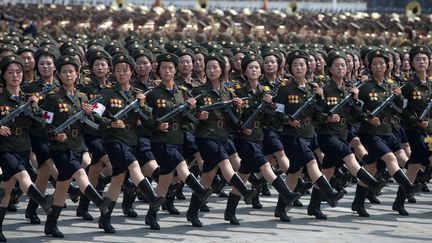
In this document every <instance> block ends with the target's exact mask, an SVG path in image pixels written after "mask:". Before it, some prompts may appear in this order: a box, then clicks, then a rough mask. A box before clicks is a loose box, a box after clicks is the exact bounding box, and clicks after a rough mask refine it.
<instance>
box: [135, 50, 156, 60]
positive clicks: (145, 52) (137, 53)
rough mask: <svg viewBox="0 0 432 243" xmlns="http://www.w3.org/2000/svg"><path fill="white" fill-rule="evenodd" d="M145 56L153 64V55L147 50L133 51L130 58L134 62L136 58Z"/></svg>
mask: <svg viewBox="0 0 432 243" xmlns="http://www.w3.org/2000/svg"><path fill="white" fill-rule="evenodd" d="M141 56H145V57H147V58H148V60H149V61H150V62H151V63H153V53H152V52H151V51H150V50H149V49H145V48H142V49H135V50H133V51H132V53H131V57H132V58H133V59H134V60H136V59H137V58H138V57H141Z"/></svg>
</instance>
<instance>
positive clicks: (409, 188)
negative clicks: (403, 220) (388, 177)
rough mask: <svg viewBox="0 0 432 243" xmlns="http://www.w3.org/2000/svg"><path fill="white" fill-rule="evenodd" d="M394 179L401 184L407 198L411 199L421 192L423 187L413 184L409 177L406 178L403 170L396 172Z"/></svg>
mask: <svg viewBox="0 0 432 243" xmlns="http://www.w3.org/2000/svg"><path fill="white" fill-rule="evenodd" d="M393 178H394V179H395V180H396V181H397V182H398V183H399V185H400V186H402V188H403V189H404V191H405V196H406V197H411V196H413V195H414V194H415V193H416V192H418V191H420V190H421V185H420V184H416V185H414V184H412V183H411V182H410V180H409V179H408V177H407V176H406V174H405V173H404V172H403V171H402V170H398V171H396V173H394V175H393Z"/></svg>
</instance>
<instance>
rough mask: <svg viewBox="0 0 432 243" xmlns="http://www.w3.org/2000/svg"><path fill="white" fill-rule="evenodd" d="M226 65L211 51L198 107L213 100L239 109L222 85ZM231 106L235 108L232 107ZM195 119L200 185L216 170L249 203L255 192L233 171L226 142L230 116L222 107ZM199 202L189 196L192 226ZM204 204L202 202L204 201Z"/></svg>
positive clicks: (196, 221) (207, 184) (207, 183)
mask: <svg viewBox="0 0 432 243" xmlns="http://www.w3.org/2000/svg"><path fill="white" fill-rule="evenodd" d="M224 68H225V59H224V57H223V56H222V55H221V54H219V53H215V52H213V53H211V54H210V55H208V56H207V57H206V59H205V72H206V76H207V82H206V84H205V85H204V86H201V87H199V88H198V89H197V91H196V93H198V94H200V93H206V95H204V96H203V97H202V98H200V99H198V100H197V103H198V106H205V105H210V104H212V103H216V102H223V101H230V100H232V101H233V103H234V106H235V107H237V108H239V107H240V106H241V100H240V99H239V98H236V97H234V94H233V93H231V92H230V91H229V89H228V88H226V87H225V86H224V85H223V84H222V75H223V73H224ZM233 109H234V107H233ZM197 116H198V118H199V120H200V121H201V122H200V123H199V124H198V126H197V128H196V136H197V138H196V143H197V146H198V148H199V150H200V153H201V154H203V155H204V157H203V159H204V165H203V169H202V175H201V181H200V182H201V184H202V185H203V187H204V188H209V187H210V186H211V184H212V181H213V178H214V177H215V176H216V174H217V172H218V169H220V170H221V172H222V175H223V176H224V178H225V179H226V180H227V181H229V182H230V183H231V185H232V186H233V187H234V188H236V189H237V190H238V191H239V192H240V193H241V194H242V195H243V196H244V200H245V202H246V203H250V201H251V199H252V197H253V196H254V195H256V194H257V192H256V191H253V190H248V189H247V187H246V185H245V184H244V183H243V181H242V180H241V178H240V177H239V175H238V174H237V173H235V171H234V169H233V167H232V165H231V163H230V160H232V159H236V158H237V155H236V150H235V148H234V146H233V144H232V143H230V142H229V138H228V136H229V130H230V127H231V126H232V125H233V124H232V121H231V120H230V118H229V115H228V114H227V113H225V112H221V110H213V111H209V112H208V111H200V112H199V113H198V115H197ZM234 125H236V124H234ZM201 203H202V202H201V201H200V199H199V197H198V196H197V195H196V194H193V195H192V198H191V202H190V205H189V210H188V212H187V218H188V220H189V221H191V222H192V226H194V227H202V223H201V221H200V220H199V218H198V209H199V208H200V206H201ZM204 203H205V202H204Z"/></svg>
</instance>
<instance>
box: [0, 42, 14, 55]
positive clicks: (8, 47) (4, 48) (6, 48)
mask: <svg viewBox="0 0 432 243" xmlns="http://www.w3.org/2000/svg"><path fill="white" fill-rule="evenodd" d="M4 51H10V52H13V53H15V52H16V51H18V48H16V47H15V46H14V45H11V44H2V45H0V53H1V52H4Z"/></svg>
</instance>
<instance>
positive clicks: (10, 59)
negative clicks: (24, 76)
mask: <svg viewBox="0 0 432 243" xmlns="http://www.w3.org/2000/svg"><path fill="white" fill-rule="evenodd" d="M12 63H17V64H19V65H21V66H22V67H23V66H24V59H23V58H22V57H21V56H18V55H15V54H13V55H9V56H5V57H3V59H2V60H1V61H0V70H1V71H2V72H3V71H5V69H6V68H7V67H8V66H9V65H10V64H12Z"/></svg>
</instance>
